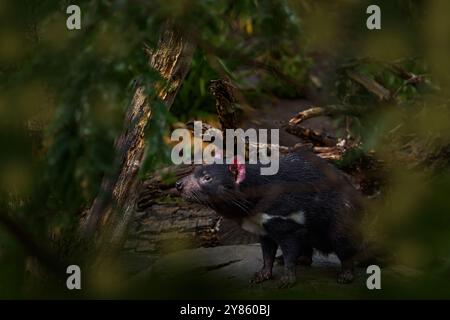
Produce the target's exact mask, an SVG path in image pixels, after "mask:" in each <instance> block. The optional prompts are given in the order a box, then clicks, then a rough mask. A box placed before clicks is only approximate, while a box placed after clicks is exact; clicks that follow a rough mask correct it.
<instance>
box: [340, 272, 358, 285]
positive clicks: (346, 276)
mask: <svg viewBox="0 0 450 320" xmlns="http://www.w3.org/2000/svg"><path fill="white" fill-rule="evenodd" d="M354 278H355V277H354V275H353V272H352V271H350V270H344V271H341V272H339V274H338V276H337V282H338V283H351V282H353V279H354Z"/></svg>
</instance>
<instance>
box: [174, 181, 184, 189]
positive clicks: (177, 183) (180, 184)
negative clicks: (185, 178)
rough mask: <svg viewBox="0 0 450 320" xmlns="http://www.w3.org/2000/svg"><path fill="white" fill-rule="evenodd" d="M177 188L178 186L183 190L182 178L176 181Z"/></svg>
mask: <svg viewBox="0 0 450 320" xmlns="http://www.w3.org/2000/svg"><path fill="white" fill-rule="evenodd" d="M175 188H177V190H178V191H181V190H183V182H181V180H178V181H177V182H175Z"/></svg>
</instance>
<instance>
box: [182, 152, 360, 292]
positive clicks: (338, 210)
mask: <svg viewBox="0 0 450 320" xmlns="http://www.w3.org/2000/svg"><path fill="white" fill-rule="evenodd" d="M260 167H261V165H259V164H257V165H251V164H245V179H244V180H243V181H242V182H240V183H236V170H238V168H237V166H235V165H234V166H233V165H220V164H212V165H201V166H198V167H197V168H196V169H195V170H194V172H193V173H192V174H191V175H190V176H187V177H185V178H183V179H182V180H180V181H178V182H177V188H178V189H179V191H180V192H181V193H182V195H183V197H185V198H187V199H188V200H191V201H195V202H199V203H203V204H205V205H208V206H210V207H211V208H213V209H214V210H215V211H216V212H217V213H219V214H220V215H223V216H225V217H227V218H230V219H233V220H236V221H237V222H238V223H242V222H243V221H245V219H248V218H251V217H255V216H256V215H258V214H261V213H265V214H266V215H267V216H270V217H271V218H270V219H268V220H267V221H265V222H264V223H263V224H262V227H263V231H264V234H262V235H261V247H262V251H263V258H264V266H263V268H262V270H261V271H259V272H258V273H256V275H255V277H254V281H255V282H260V281H264V280H266V279H269V278H271V276H272V265H273V262H274V259H275V253H276V249H277V248H278V247H280V248H281V250H282V252H283V259H284V265H285V269H286V271H285V275H284V276H283V278H282V286H286V285H291V284H292V283H294V281H295V264H296V261H297V259H298V258H299V257H300V256H301V257H303V258H304V259H306V261H309V263H311V256H312V252H313V248H314V249H317V250H319V251H321V252H323V253H330V252H335V253H336V254H337V256H338V257H339V259H340V260H341V263H342V270H341V272H340V273H339V275H338V281H339V282H343V283H344V282H350V281H352V279H353V264H354V261H353V260H354V257H355V256H356V254H357V253H358V252H359V250H360V247H361V243H362V238H361V235H360V232H359V221H360V217H361V198H360V195H359V193H358V192H357V190H356V189H355V188H354V187H353V186H352V185H351V183H350V182H349V181H348V179H347V178H346V177H345V176H344V174H343V173H342V172H340V171H339V170H337V169H336V168H335V167H333V166H332V165H330V164H329V163H328V162H326V161H324V160H323V159H321V158H319V157H317V156H316V155H314V154H312V153H309V152H306V151H302V152H296V153H292V154H289V155H287V156H284V157H282V158H281V159H280V166H279V171H278V173H277V174H276V175H271V176H263V175H261V174H260ZM299 211H301V212H302V213H303V217H304V223H302V224H299V223H298V221H297V222H296V221H293V220H291V219H287V217H288V216H289V215H291V214H293V213H297V212H299ZM267 216H266V217H267Z"/></svg>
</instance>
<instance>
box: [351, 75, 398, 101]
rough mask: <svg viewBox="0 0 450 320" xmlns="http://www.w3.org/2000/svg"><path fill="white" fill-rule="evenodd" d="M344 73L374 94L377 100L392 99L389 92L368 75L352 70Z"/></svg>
mask: <svg viewBox="0 0 450 320" xmlns="http://www.w3.org/2000/svg"><path fill="white" fill-rule="evenodd" d="M346 73H347V76H348V77H349V78H350V79H352V80H353V81H355V82H357V83H359V84H360V85H362V86H363V87H364V88H366V90H367V91H369V92H370V93H372V94H373V95H375V96H376V97H377V98H378V100H379V101H381V102H386V101H389V100H391V99H392V95H391V92H390V91H389V90H388V89H386V88H385V87H383V86H382V85H381V84H379V83H378V82H376V81H375V80H373V79H371V78H369V77H368V76H366V75H363V74H361V73H359V72H356V71H353V70H347V71H346Z"/></svg>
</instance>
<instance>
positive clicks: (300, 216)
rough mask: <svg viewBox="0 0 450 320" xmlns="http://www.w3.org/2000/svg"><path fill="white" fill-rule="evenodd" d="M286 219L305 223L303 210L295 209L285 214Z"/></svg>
mask: <svg viewBox="0 0 450 320" xmlns="http://www.w3.org/2000/svg"><path fill="white" fill-rule="evenodd" d="M287 218H288V219H290V220H292V221H294V222H295V223H298V224H305V213H304V212H303V211H296V212H293V213H291V214H290V215H288V216H287Z"/></svg>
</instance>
